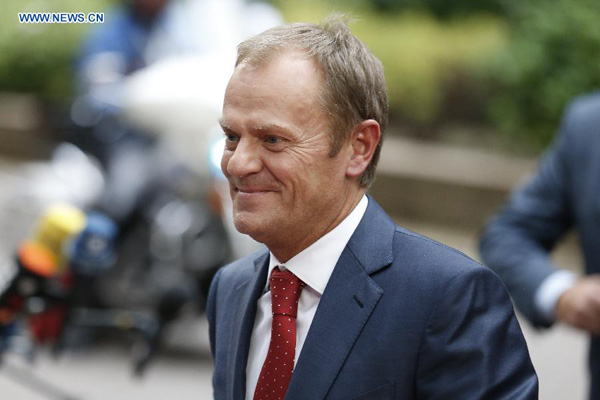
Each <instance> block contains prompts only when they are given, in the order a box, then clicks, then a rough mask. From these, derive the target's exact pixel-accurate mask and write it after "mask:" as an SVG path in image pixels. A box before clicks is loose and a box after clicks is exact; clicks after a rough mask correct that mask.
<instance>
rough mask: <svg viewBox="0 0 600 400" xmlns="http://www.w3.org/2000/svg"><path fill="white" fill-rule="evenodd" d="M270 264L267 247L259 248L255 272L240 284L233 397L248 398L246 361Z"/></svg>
mask: <svg viewBox="0 0 600 400" xmlns="http://www.w3.org/2000/svg"><path fill="white" fill-rule="evenodd" d="M268 266H269V252H268V250H267V249H266V248H264V249H263V251H261V252H259V253H258V255H257V256H256V258H255V259H254V271H253V272H254V273H253V274H251V275H250V277H249V278H248V279H246V280H245V281H244V282H243V283H241V284H240V285H239V286H238V287H237V288H236V299H235V302H236V304H235V307H234V310H235V313H236V315H235V316H234V318H233V321H234V324H236V326H234V327H233V329H232V332H233V334H232V336H231V344H230V346H229V348H230V349H232V351H230V353H229V357H230V360H229V362H228V364H229V365H231V366H233V368H231V369H230V370H229V371H228V374H229V378H228V379H227V381H228V382H229V383H230V385H229V387H228V388H227V389H228V393H229V396H228V398H230V399H244V398H245V393H246V365H247V364H248V351H249V349H250V339H251V338H252V329H253V327H254V319H255V317H256V308H257V301H258V298H259V297H260V296H261V294H262V292H263V289H264V282H265V280H266V279H267V270H268Z"/></svg>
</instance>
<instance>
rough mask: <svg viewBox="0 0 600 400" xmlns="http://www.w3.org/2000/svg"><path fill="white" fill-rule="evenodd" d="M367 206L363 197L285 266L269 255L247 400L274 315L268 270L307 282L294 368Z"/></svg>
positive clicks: (300, 309)
mask: <svg viewBox="0 0 600 400" xmlns="http://www.w3.org/2000/svg"><path fill="white" fill-rule="evenodd" d="M367 205H368V199H367V196H363V198H362V199H361V200H360V202H359V203H358V205H357V206H356V207H355V208H354V210H352V212H351V213H350V214H349V215H348V216H347V217H346V218H345V219H344V220H343V221H342V222H341V223H340V224H339V225H338V226H336V227H335V228H334V229H333V230H332V231H330V232H329V233H327V234H326V235H325V236H323V237H321V238H320V239H319V240H317V241H316V242H315V243H313V244H312V245H310V246H309V247H307V248H306V249H304V250H303V251H302V252H300V253H298V254H297V255H296V256H294V257H292V258H291V259H290V260H289V261H288V262H286V263H285V264H281V263H280V262H279V261H278V260H277V258H276V257H275V256H274V255H273V253H270V259H269V273H268V275H267V281H266V282H265V293H264V294H263V295H262V296H261V297H260V298H259V299H258V307H257V310H256V318H255V320H254V328H253V330H252V338H251V340H250V353H249V354H248V364H247V366H246V399H248V400H252V398H253V397H254V390H255V389H256V383H257V382H258V376H259V375H260V371H261V369H262V366H263V363H264V361H265V358H266V357H267V351H268V350H269V342H270V340H271V321H272V320H273V316H272V314H271V292H270V291H269V278H268V277H269V276H270V275H271V271H272V270H273V268H275V267H276V266H283V267H284V268H282V269H289V270H290V271H291V272H292V273H293V274H294V275H296V276H297V277H298V278H300V279H301V280H302V281H303V282H304V283H306V286H305V287H304V289H303V290H302V294H301V295H300V300H299V301H298V314H297V317H296V359H295V360H294V365H295V363H296V360H298V357H299V356H300V352H301V351H302V346H303V345H304V340H305V339H306V335H307V334H308V330H309V328H310V324H311V323H312V321H313V318H314V316H315V313H316V311H317V306H318V305H319V301H320V300H321V296H322V295H323V292H324V291H325V287H326V286H327V282H329V278H330V277H331V274H332V273H333V269H334V267H335V264H337V261H338V259H339V258H340V255H341V254H342V251H344V248H345V247H346V245H347V244H348V241H349V240H350V237H351V236H352V234H353V233H354V231H355V230H356V227H357V226H358V224H359V223H360V220H361V219H362V217H363V215H364V214H365V211H366V210H367Z"/></svg>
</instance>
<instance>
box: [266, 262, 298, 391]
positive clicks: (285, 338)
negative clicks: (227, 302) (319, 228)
mask: <svg viewBox="0 0 600 400" xmlns="http://www.w3.org/2000/svg"><path fill="white" fill-rule="evenodd" d="M269 285H270V288H271V309H272V311H273V322H272V324H271V342H270V343H269V352H268V353H267V358H266V359H265V363H264V364H263V366H262V369H261V371H260V375H259V377H258V383H257V384H256V390H255V391H254V400H283V398H284V397H285V392H286V391H287V388H288V385H289V384H290V380H291V379H292V372H293V371H294V358H295V355H296V315H297V312H298V299H299V298H300V293H301V292H302V288H303V287H304V282H302V281H301V280H300V279H298V277H297V276H296V275H294V274H292V273H291V272H290V271H288V270H285V271H280V270H279V267H277V268H275V269H273V272H271V277H270V278H269Z"/></svg>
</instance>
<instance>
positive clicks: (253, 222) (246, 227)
mask: <svg viewBox="0 0 600 400" xmlns="http://www.w3.org/2000/svg"><path fill="white" fill-rule="evenodd" d="M247 214H248V213H244V212H238V213H234V215H233V224H234V226H235V229H236V230H237V231H238V232H240V233H243V234H245V235H248V236H250V237H251V238H252V239H254V240H256V241H257V242H259V243H264V239H263V238H264V237H265V229H264V226H263V224H261V223H260V221H261V220H262V219H261V218H257V217H256V216H253V215H247Z"/></svg>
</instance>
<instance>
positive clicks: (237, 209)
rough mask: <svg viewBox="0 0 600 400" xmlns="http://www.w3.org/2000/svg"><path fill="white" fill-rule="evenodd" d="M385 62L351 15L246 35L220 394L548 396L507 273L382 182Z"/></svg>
mask: <svg viewBox="0 0 600 400" xmlns="http://www.w3.org/2000/svg"><path fill="white" fill-rule="evenodd" d="M387 110H388V107H387V94H386V84H385V77H384V74H383V66H382V65H381V63H380V61H379V60H378V59H377V58H375V56H374V55H373V54H372V53H371V52H370V51H369V50H368V49H367V47H366V46H365V45H364V44H363V43H362V42H360V40H358V38H356V37H355V36H354V35H353V34H352V33H351V32H350V30H349V29H348V27H347V26H346V25H345V24H344V23H343V22H342V21H340V20H339V19H338V18H332V19H329V20H327V21H326V22H324V23H323V24H322V25H313V24H303V23H297V24H289V25H283V26H280V27H278V28H273V29H271V30H268V31H266V32H263V33H262V34H260V35H258V36H255V37H252V38H250V39H248V40H246V41H245V42H243V43H242V44H240V45H239V46H238V59H237V62H236V68H235V71H234V73H233V76H232V77H231V79H230V81H229V84H228V86H227V90H226V93H225V100H224V105H223V114H222V118H221V126H222V128H223V131H224V133H225V137H226V146H225V149H224V152H223V158H222V162H221V167H222V169H223V172H224V173H225V175H226V176H227V178H228V180H229V185H230V192H231V197H232V199H233V215H234V220H235V226H236V228H237V229H238V230H239V231H240V232H242V233H246V234H248V235H250V236H251V237H253V238H254V239H255V240H257V241H259V242H261V243H264V244H265V246H266V247H263V248H261V249H260V250H258V251H257V252H255V253H253V254H251V255H249V256H246V257H245V258H242V259H241V260H238V261H236V262H234V263H232V264H230V265H228V266H227V267H224V268H222V269H221V270H220V271H219V272H218V273H217V275H216V277H215V279H214V280H213V283H212V286H211V292H210V296H209V304H208V306H207V317H208V319H209V323H210V339H211V350H212V353H213V356H214V359H215V372H214V375H213V388H214V398H215V399H219V400H221V399H223V400H224V399H229V400H241V399H254V400H259V399H283V398H284V397H285V398H286V399H290V400H291V399H325V398H331V399H350V398H356V399H358V398H361V399H378V400H383V399H402V400H409V399H417V398H419V399H441V398H444V399H509V398H510V399H537V389H538V382H537V378H536V375H535V371H534V369H533V366H532V365H531V361H530V359H529V355H528V351H527V347H526V344H525V340H524V338H523V336H522V334H521V331H520V327H519V325H518V322H517V320H516V317H515V314H514V310H513V308H512V303H511V302H510V299H509V297H508V293H507V292H506V289H505V288H504V285H502V282H501V281H500V280H499V279H498V278H497V277H496V276H495V274H493V273H491V272H490V271H489V270H488V269H486V268H483V267H482V266H481V265H479V264H477V263H475V262H474V261H473V260H471V259H469V258H468V257H466V256H465V255H463V254H462V253H459V252H458V251H456V250H453V249H450V248H448V247H446V246H444V245H441V244H439V243H437V242H434V241H432V240H430V239H427V238H425V237H422V236H420V235H418V234H415V233H413V232H410V231H407V230H405V229H403V228H401V227H398V226H396V225H395V224H394V222H393V221H392V220H391V219H390V218H389V216H387V214H386V213H385V212H384V211H383V210H382V209H381V208H380V207H379V205H378V204H377V203H376V202H375V200H374V199H373V198H372V197H370V196H367V194H366V193H367V190H368V188H369V186H370V184H371V182H372V181H373V179H374V175H375V169H376V165H377V161H378V158H379V152H380V150H381V140H382V136H383V134H384V131H385V127H386V124H387Z"/></svg>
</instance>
